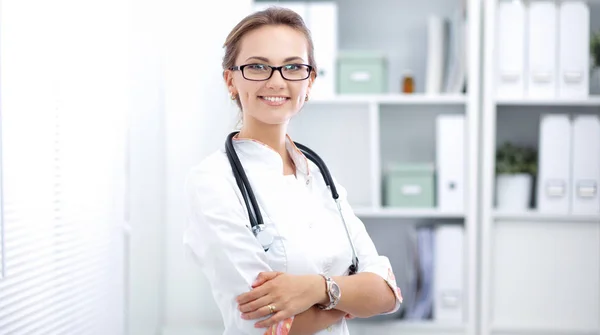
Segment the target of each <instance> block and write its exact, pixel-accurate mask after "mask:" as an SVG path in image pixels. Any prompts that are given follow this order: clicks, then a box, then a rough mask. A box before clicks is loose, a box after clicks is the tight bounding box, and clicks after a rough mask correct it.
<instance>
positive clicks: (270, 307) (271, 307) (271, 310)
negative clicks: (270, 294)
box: [267, 305, 275, 314]
mask: <svg viewBox="0 0 600 335" xmlns="http://www.w3.org/2000/svg"><path fill="white" fill-rule="evenodd" d="M267 307H269V312H271V314H273V313H275V306H273V305H269V306H267Z"/></svg>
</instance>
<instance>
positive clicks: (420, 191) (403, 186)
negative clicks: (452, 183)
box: [383, 163, 435, 208]
mask: <svg viewBox="0 0 600 335" xmlns="http://www.w3.org/2000/svg"><path fill="white" fill-rule="evenodd" d="M383 188H384V192H385V197H384V200H385V201H384V202H385V206H387V207H402V208H433V207H435V166H434V165H433V164H429V163H423V164H418V163H417V164H395V165H392V166H390V167H389V168H388V170H387V172H386V176H385V183H384V186H383Z"/></svg>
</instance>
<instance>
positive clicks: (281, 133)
mask: <svg viewBox="0 0 600 335" xmlns="http://www.w3.org/2000/svg"><path fill="white" fill-rule="evenodd" d="M248 119H250V118H248ZM238 137H239V138H251V139H254V140H257V141H259V142H261V143H264V144H266V145H268V146H269V147H271V148H272V149H273V150H275V151H276V152H278V153H279V155H281V159H282V160H283V161H284V162H287V161H288V160H289V154H288V152H287V150H286V148H285V141H286V127H285V125H267V124H263V123H260V124H259V123H258V122H257V121H256V120H252V119H251V120H244V125H243V126H242V129H241V130H240V133H239V134H238ZM284 165H285V164H284Z"/></svg>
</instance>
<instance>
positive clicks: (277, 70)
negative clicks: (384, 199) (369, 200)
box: [185, 8, 402, 335]
mask: <svg viewBox="0 0 600 335" xmlns="http://www.w3.org/2000/svg"><path fill="white" fill-rule="evenodd" d="M225 48H226V52H225V56H224V59H223V69H224V72H223V76H224V80H225V83H226V85H227V88H228V90H229V93H230V95H231V98H232V100H235V101H236V103H237V105H238V106H239V107H240V109H241V111H242V118H243V119H242V120H243V125H242V127H241V129H240V131H239V133H238V134H236V135H235V136H234V138H233V140H232V142H233V147H234V149H235V152H236V154H237V155H238V157H239V160H240V162H241V163H242V166H243V167H244V171H245V173H246V175H247V177H248V179H249V181H250V184H251V187H252V190H253V192H254V195H255V197H256V199H257V202H258V204H259V208H260V211H261V213H262V217H263V220H264V223H265V227H267V230H269V231H270V232H271V233H272V236H273V237H274V239H273V241H272V243H271V244H270V245H269V246H268V249H267V250H266V251H265V248H263V245H262V244H261V243H260V242H259V240H258V239H257V238H256V237H255V236H254V234H253V232H252V231H251V229H250V223H249V214H248V211H247V208H246V205H245V202H244V200H243V197H242V193H241V192H240V188H239V187H238V184H237V183H236V180H235V178H234V175H233V173H232V167H231V166H230V164H229V161H228V158H227V156H226V154H225V151H224V150H219V151H218V152H215V153H214V154H212V155H210V156H209V157H207V158H206V159H204V160H203V161H202V162H201V163H200V164H199V165H198V166H196V167H194V168H193V169H192V171H191V172H190V174H189V176H188V178H187V181H186V191H187V194H188V196H189V206H190V216H189V225H188V228H187V230H186V232H185V244H186V245H187V246H188V247H189V249H190V250H191V251H192V252H193V254H194V255H195V256H196V257H195V258H196V259H197V261H198V263H199V264H200V266H201V267H202V269H203V271H204V273H205V275H206V277H207V278H208V281H209V283H210V285H211V289H212V291H213V296H214V298H215V301H216V303H217V304H218V307H219V309H220V311H221V313H222V316H223V321H224V324H225V328H226V330H225V334H235V335H239V334H315V333H320V332H321V331H323V334H348V333H349V332H348V328H347V326H346V319H348V318H352V317H370V316H374V315H378V314H386V313H393V312H395V311H397V310H398V308H399V305H400V303H401V301H402V298H401V295H400V290H399V289H398V288H397V287H396V282H395V280H394V276H393V273H392V269H391V267H390V263H389V260H388V259H387V258H386V257H385V256H380V255H378V254H377V251H376V249H375V247H374V245H373V242H372V241H371V239H370V237H369V235H368V234H367V231H366V230H365V227H364V225H363V223H362V222H361V221H360V220H359V219H358V218H357V217H356V216H355V215H354V214H353V212H352V209H351V208H350V206H349V205H348V203H347V200H346V193H345V190H344V189H343V187H342V186H340V185H339V184H337V183H335V184H334V185H336V186H337V189H338V191H339V194H340V199H341V203H342V210H343V213H344V217H345V221H346V223H347V225H348V230H349V235H350V238H351V239H352V242H353V244H354V247H355V250H356V254H357V256H358V260H359V261H360V263H359V265H358V273H356V274H353V275H350V276H349V275H348V267H349V265H350V264H351V263H352V247H351V244H350V243H349V240H348V235H347V233H346V231H345V228H344V223H343V221H342V220H341V218H340V214H339V212H338V208H337V207H336V204H335V203H334V201H333V199H332V197H331V193H330V190H329V189H328V188H327V186H326V185H325V182H324V180H323V175H322V174H321V173H320V170H319V169H318V168H317V166H316V165H315V164H314V163H313V162H311V161H310V160H308V159H307V158H306V157H305V156H304V155H303V154H302V152H300V151H299V150H298V148H297V147H296V146H295V145H294V143H293V141H292V140H291V138H290V137H289V136H288V135H287V126H288V122H289V121H290V119H291V118H292V117H293V116H294V115H296V113H298V112H299V111H300V109H301V108H302V106H303V105H304V103H305V101H308V100H309V96H310V89H311V87H312V84H313V82H314V80H315V79H316V65H315V61H314V56H313V44H312V41H311V37H310V33H309V32H308V29H307V28H306V26H305V25H304V22H303V21H302V19H301V18H300V17H299V16H298V15H297V14H296V13H295V12H292V11H289V10H286V9H281V8H270V9H268V10H265V11H262V12H257V13H254V14H252V15H249V16H248V17H246V18H244V19H243V20H242V21H241V22H240V23H239V24H238V25H237V26H236V27H235V28H234V29H233V31H232V32H231V33H230V34H229V36H228V37H227V40H226V42H225Z"/></svg>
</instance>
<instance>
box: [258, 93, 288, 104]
mask: <svg viewBox="0 0 600 335" xmlns="http://www.w3.org/2000/svg"><path fill="white" fill-rule="evenodd" d="M258 97H259V98H260V100H262V101H263V102H265V103H266V104H268V105H270V106H279V105H282V104H284V103H285V102H286V101H288V100H290V98H288V97H269V96H262V95H261V96H258Z"/></svg>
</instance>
